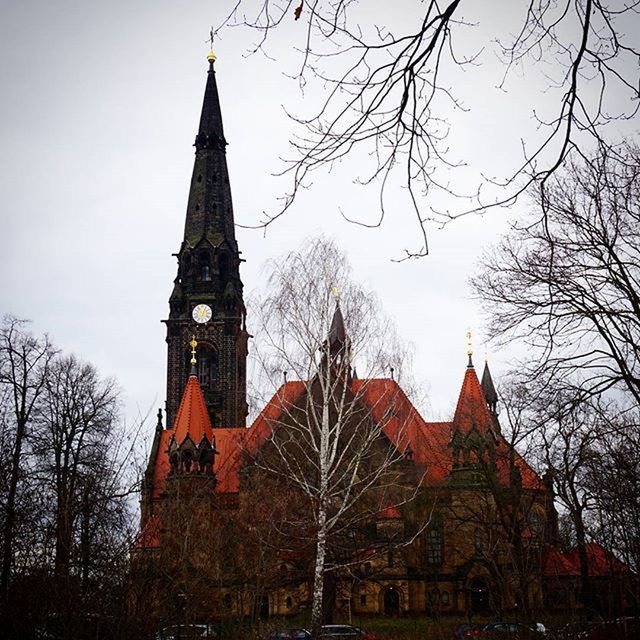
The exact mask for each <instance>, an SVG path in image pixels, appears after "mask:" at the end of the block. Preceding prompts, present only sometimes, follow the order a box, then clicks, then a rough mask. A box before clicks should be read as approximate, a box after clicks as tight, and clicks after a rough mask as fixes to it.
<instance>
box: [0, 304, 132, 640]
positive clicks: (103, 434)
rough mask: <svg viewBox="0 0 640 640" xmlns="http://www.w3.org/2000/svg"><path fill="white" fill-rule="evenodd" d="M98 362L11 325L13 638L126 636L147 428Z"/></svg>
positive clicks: (7, 623) (3, 462)
mask: <svg viewBox="0 0 640 640" xmlns="http://www.w3.org/2000/svg"><path fill="white" fill-rule="evenodd" d="M119 409H120V399H119V390H118V387H117V385H116V383H115V381H114V380H112V379H104V378H101V377H100V375H99V374H98V372H97V371H96V369H95V367H94V366H93V365H91V364H88V363H86V362H83V361H81V360H79V359H78V358H76V357H75V356H73V355H68V354H65V353H62V352H61V351H59V350H57V349H56V348H55V347H54V346H53V345H52V344H51V342H50V341H49V339H48V338H47V336H36V335H34V334H33V333H31V332H30V331H29V328H28V326H27V324H26V323H25V322H23V321H20V320H17V319H16V318H13V317H10V316H7V317H5V318H4V319H3V320H2V325H1V326H0V548H1V549H2V557H1V560H2V563H1V567H0V569H1V573H0V598H1V615H2V620H1V623H2V627H3V631H4V633H3V634H2V635H3V637H15V638H30V637H43V638H53V637H55V638H71V637H73V638H82V637H92V638H103V637H104V638H107V637H123V636H124V635H125V627H126V626H127V624H128V623H127V621H126V615H125V609H126V593H127V586H126V580H127V575H128V574H127V571H128V554H129V548H130V543H131V537H132V534H133V531H134V527H135V525H136V518H135V513H134V511H135V506H134V505H133V504H132V499H131V498H132V495H133V493H134V491H135V490H136V485H137V482H136V475H137V471H136V470H137V465H136V464H135V460H134V458H135V453H136V443H137V438H136V433H134V432H132V431H131V430H127V429H126V428H125V427H124V426H123V422H122V421H121V418H120V412H119Z"/></svg>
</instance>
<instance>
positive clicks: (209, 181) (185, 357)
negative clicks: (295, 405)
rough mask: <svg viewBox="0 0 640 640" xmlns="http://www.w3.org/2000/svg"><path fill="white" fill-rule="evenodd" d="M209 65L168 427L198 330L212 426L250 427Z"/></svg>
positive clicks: (170, 334) (240, 310)
mask: <svg viewBox="0 0 640 640" xmlns="http://www.w3.org/2000/svg"><path fill="white" fill-rule="evenodd" d="M208 61H209V71H208V73H207V84H206V88H205V92H204V101H203V104H202V114H201V116H200V126H199V128H198V134H197V135H196V140H195V145H194V146H195V161H194V165H193V175H192V176H191V187H190V190H189V199H188V202H187V213H186V220H185V226H184V238H183V240H182V244H181V245H180V249H179V250H178V253H177V254H174V255H175V256H176V258H177V259H178V273H177V275H176V278H175V280H174V286H173V291H172V293H171V296H170V298H169V318H168V319H167V320H165V321H164V322H165V323H166V325H167V347H168V359H167V404H166V412H167V427H169V428H170V427H172V426H173V422H174V420H175V417H176V413H177V410H178V405H179V403H180V398H181V397H182V393H183V391H184V388H185V384H186V382H187V379H188V377H189V373H190V368H191V365H190V359H191V352H190V347H189V342H190V340H191V339H192V336H195V338H196V340H197V341H198V345H199V346H198V363H197V374H198V378H199V380H200V386H201V387H202V391H203V394H204V398H205V402H206V405H207V409H208V410H209V417H210V418H211V424H212V425H213V427H214V428H215V427H245V420H246V415H247V400H246V359H247V340H248V333H247V331H246V326H245V313H246V312H245V307H244V302H243V298H242V281H241V280H240V262H241V258H240V251H238V245H237V243H236V238H235V228H234V220H233V205H232V202H231V188H230V185H229V172H228V170H227V159H226V151H225V148H226V145H227V142H226V140H225V137H224V132H223V128H222V113H221V110H220V100H219V98H218V87H217V85H216V74H215V70H214V63H215V56H214V54H213V53H210V54H209V56H208Z"/></svg>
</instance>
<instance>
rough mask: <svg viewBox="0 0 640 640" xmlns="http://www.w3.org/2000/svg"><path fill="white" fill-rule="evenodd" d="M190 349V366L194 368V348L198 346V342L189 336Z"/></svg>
mask: <svg viewBox="0 0 640 640" xmlns="http://www.w3.org/2000/svg"><path fill="white" fill-rule="evenodd" d="M189 346H190V347H191V364H192V365H194V366H195V364H196V347H197V346H198V341H197V340H196V337H195V336H191V342H190V343H189Z"/></svg>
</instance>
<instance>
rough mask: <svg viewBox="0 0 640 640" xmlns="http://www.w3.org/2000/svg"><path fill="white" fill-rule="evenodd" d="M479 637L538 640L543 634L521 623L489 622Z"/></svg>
mask: <svg viewBox="0 0 640 640" xmlns="http://www.w3.org/2000/svg"><path fill="white" fill-rule="evenodd" d="M479 637H480V638H486V639H487V640H500V639H501V638H505V640H506V639H507V638H508V639H513V640H515V639H516V638H517V639H518V640H540V639H542V638H544V633H543V632H540V631H538V630H537V629H534V628H532V627H530V626H528V625H526V624H522V623H521V622H490V623H489V624H485V625H484V627H482V630H481V632H480V636H479Z"/></svg>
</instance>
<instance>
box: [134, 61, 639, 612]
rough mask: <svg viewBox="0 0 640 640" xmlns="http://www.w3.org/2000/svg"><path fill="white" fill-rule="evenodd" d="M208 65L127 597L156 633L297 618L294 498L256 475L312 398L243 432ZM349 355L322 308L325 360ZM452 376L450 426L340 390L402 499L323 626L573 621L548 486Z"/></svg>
mask: <svg viewBox="0 0 640 640" xmlns="http://www.w3.org/2000/svg"><path fill="white" fill-rule="evenodd" d="M214 60H215V58H214V57H213V56H210V58H209V70H208V74H207V81H206V89H205V95H204V101H203V107H202V115H201V119H200V124H199V128H198V133H197V136H196V140H195V161H194V170H193V175H192V178H191V187H190V192H189V198H188V204H187V212H186V220H185V231H184V237H183V239H182V242H181V244H180V247H179V250H178V252H177V254H175V255H176V257H177V261H178V268H177V275H176V279H175V280H174V286H173V291H172V293H171V296H170V299H169V317H168V318H167V319H166V320H165V323H166V326H167V352H168V359H167V400H166V424H163V420H162V413H161V412H160V414H159V417H158V424H157V427H156V431H155V434H154V440H153V444H152V447H151V453H150V458H149V463H148V466H147V470H146V473H145V478H144V486H143V491H142V499H141V529H140V534H139V536H138V539H137V542H136V545H135V549H134V553H133V566H134V569H135V571H134V573H135V574H136V576H137V580H138V583H139V584H140V585H142V588H141V589H140V590H139V591H138V592H137V596H135V597H137V598H140V599H142V600H144V599H145V598H146V599H147V600H149V599H150V601H151V603H152V604H151V606H152V608H153V609H154V611H155V614H154V615H155V616H156V617H165V618H171V617H172V616H173V617H175V616H176V615H181V613H180V608H181V607H182V608H183V609H184V608H185V607H188V609H189V611H188V612H187V613H188V614H189V615H190V616H191V617H192V618H200V619H209V618H224V617H238V616H250V615H263V616H267V615H295V614H298V613H300V612H301V611H304V610H305V609H308V607H309V606H310V601H311V588H310V579H311V578H310V576H311V574H312V570H311V564H312V557H313V554H312V549H308V548H306V547H305V545H304V544H303V543H302V542H300V541H301V540H302V539H303V538H302V537H301V536H298V538H297V541H294V540H293V538H291V537H289V538H287V535H290V534H291V533H292V532H286V533H283V531H282V529H283V527H279V526H278V523H279V522H280V520H279V518H281V517H282V516H283V514H285V513H288V511H287V510H295V508H296V496H295V491H291V490H289V489H287V487H286V486H285V487H284V488H283V486H281V485H278V486H275V485H274V486H270V485H269V484H268V482H267V483H265V482H263V481H262V479H261V478H260V476H259V475H257V472H256V471H255V467H256V465H255V464H254V463H255V460H256V459H258V458H259V456H261V455H268V448H269V446H270V444H269V443H270V442H271V438H272V435H273V434H274V432H275V431H276V430H277V429H286V428H287V425H288V424H289V423H288V420H290V416H291V414H292V407H293V408H295V407H296V406H302V405H304V403H305V402H306V401H307V399H308V398H307V396H308V394H310V393H313V385H312V384H311V383H310V381H291V382H285V384H284V385H282V387H281V388H280V389H279V390H278V392H277V393H276V394H275V395H274V397H273V398H272V400H271V401H270V402H269V403H268V404H267V405H266V406H265V408H264V409H263V411H262V412H261V413H260V415H259V416H258V418H257V419H256V420H255V421H254V422H253V424H252V425H250V426H249V427H247V426H246V424H245V421H246V415H247V402H246V359H247V343H248V337H249V335H248V333H247V329H246V326H245V307H244V303H243V284H242V281H241V278H240V271H239V267H240V263H241V258H240V255H241V254H240V251H239V249H238V245H237V242H236V239H235V231H234V219H233V205H232V200H231V189H230V181H229V174H228V169H227V163H226V157H225V147H226V144H227V143H226V139H225V136H224V132H223V126H222V115H221V108H220V100H219V95H218V89H217V85H216V75H215V70H214ZM347 343H348V340H347V336H346V332H345V327H344V323H343V320H342V316H341V312H340V309H339V307H337V308H336V315H335V317H334V323H333V326H332V330H331V332H330V335H329V336H328V337H327V345H328V351H327V353H329V354H330V355H331V357H334V356H335V354H337V353H339V352H340V350H341V349H344V348H345V344H347ZM196 345H197V346H196ZM461 373H462V385H461V388H460V392H459V397H458V402H457V406H456V410H455V413H454V416H453V418H452V420H451V421H448V422H426V421H425V420H423V418H422V417H421V416H420V414H419V412H418V411H417V410H416V408H415V407H414V406H413V405H412V404H411V402H410V400H409V399H408V398H407V396H406V395H405V393H404V392H403V390H402V389H401V388H400V387H399V386H398V384H397V383H396V382H395V381H394V380H392V379H375V380H358V379H357V378H356V377H355V376H353V377H350V378H349V379H348V381H347V384H348V385H349V393H350V394H351V395H352V397H353V398H354V402H358V403H359V406H360V407H361V408H362V410H363V411H366V412H368V415H369V416H370V419H371V420H373V421H377V423H378V424H380V425H381V429H380V440H381V443H382V444H383V445H384V446H386V447H392V448H394V449H395V450H396V451H397V452H398V468H399V469H400V473H401V478H402V480H401V482H400V483H399V484H400V485H402V490H403V492H404V493H403V494H402V495H403V496H406V495H407V492H409V493H410V494H411V499H404V498H403V499H400V500H398V499H396V498H394V497H393V496H391V495H390V494H388V493H385V494H382V493H380V494H379V497H380V498H381V501H380V502H379V503H378V504H377V506H376V507H375V508H370V513H369V516H368V517H367V518H361V521H360V525H361V526H359V527H358V529H357V530H353V531H350V532H349V534H350V535H349V536H347V538H345V540H339V541H337V543H336V549H338V548H339V549H340V552H339V553H340V554H342V555H341V556H340V560H341V562H337V561H336V562H335V566H336V569H335V570H334V571H333V572H332V573H331V579H330V580H329V581H328V585H327V593H328V598H327V601H328V602H329V603H330V608H331V609H332V611H333V612H334V613H335V612H336V611H338V612H339V611H342V612H343V613H346V612H348V613H349V614H380V613H384V614H387V615H400V614H404V613H411V614H420V613H430V614H434V615H436V614H437V615H448V614H457V615H469V614H470V613H482V612H488V611H494V612H495V611H509V610H514V609H515V608H516V607H520V610H523V609H525V610H540V609H542V608H550V607H551V608H554V607H555V608H557V609H563V608H570V607H573V606H578V603H577V601H576V595H575V592H576V586H575V584H576V579H577V575H579V571H578V573H577V570H576V566H577V565H576V560H575V557H574V556H575V554H574V556H571V554H563V553H562V552H561V551H560V549H559V536H558V524H557V514H556V511H555V508H554V495H553V481H552V478H551V477H550V476H549V475H546V476H544V477H540V476H539V475H538V474H537V473H536V472H535V471H534V470H533V469H532V467H531V466H529V464H527V462H526V461H525V460H524V459H523V458H522V457H521V456H520V455H519V454H518V453H517V452H516V451H515V449H514V448H513V447H512V446H511V445H510V444H509V443H508V442H507V440H506V439H505V438H504V437H503V435H502V433H501V428H500V422H499V419H498V406H497V405H498V396H497V394H496V391H495V387H494V384H493V381H492V378H491V373H490V371H489V368H488V365H487V364H486V363H485V366H484V371H483V375H482V380H481V381H480V379H479V378H478V376H477V374H476V370H475V368H474V365H473V362H472V357H471V354H469V358H468V363H467V366H466V367H464V368H463V370H462V372H461ZM265 452H266V453H265ZM376 495H378V494H376ZM374 502H375V501H374ZM294 533H295V532H294ZM337 553H338V552H337V551H336V554H337ZM594 554H595V555H594V557H595V556H597V555H598V554H600V556H602V555H603V554H604V555H605V556H606V557H607V558H609V559H610V554H609V556H607V552H605V551H604V550H602V549H599V550H596V551H594ZM337 557H338V556H337V555H336V556H335V557H334V560H335V558H337ZM601 559H602V558H601ZM594 566H595V565H594ZM615 572H617V573H618V574H619V575H621V576H622V575H625V574H626V573H627V569H626V567H624V566H623V565H620V564H618V565H616V570H615V571H614V573H615ZM605 573H606V572H605ZM182 614H185V612H184V610H183V611H182ZM185 615H186V614H185Z"/></svg>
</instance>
